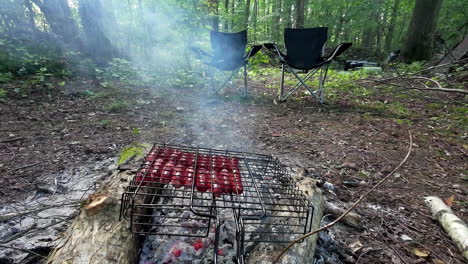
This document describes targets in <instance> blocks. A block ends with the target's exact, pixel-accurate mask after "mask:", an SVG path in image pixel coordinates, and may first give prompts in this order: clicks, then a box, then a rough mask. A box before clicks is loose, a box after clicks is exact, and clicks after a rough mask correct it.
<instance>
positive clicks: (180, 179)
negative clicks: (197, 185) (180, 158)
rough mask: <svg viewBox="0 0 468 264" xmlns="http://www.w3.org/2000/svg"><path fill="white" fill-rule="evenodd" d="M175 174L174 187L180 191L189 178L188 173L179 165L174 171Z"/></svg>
mask: <svg viewBox="0 0 468 264" xmlns="http://www.w3.org/2000/svg"><path fill="white" fill-rule="evenodd" d="M174 171H175V173H174V176H173V177H172V181H171V183H172V185H173V186H174V188H176V189H179V188H180V187H182V185H184V183H185V181H186V178H187V176H186V175H187V171H186V169H185V167H184V165H182V164H177V165H176V166H175V169H174Z"/></svg>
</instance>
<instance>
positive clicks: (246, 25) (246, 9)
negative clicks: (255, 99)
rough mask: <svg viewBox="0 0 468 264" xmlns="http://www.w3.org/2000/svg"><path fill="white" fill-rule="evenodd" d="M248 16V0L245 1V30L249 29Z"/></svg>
mask: <svg viewBox="0 0 468 264" xmlns="http://www.w3.org/2000/svg"><path fill="white" fill-rule="evenodd" d="M249 16H250V0H246V1H245V20H244V28H245V29H247V28H248V27H249V18H250V17H249Z"/></svg>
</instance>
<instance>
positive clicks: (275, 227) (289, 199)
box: [120, 144, 313, 263]
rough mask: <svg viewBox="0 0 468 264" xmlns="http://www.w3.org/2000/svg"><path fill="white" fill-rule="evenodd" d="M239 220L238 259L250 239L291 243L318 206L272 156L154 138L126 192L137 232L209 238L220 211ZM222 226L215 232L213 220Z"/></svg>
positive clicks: (124, 211)
mask: <svg viewBox="0 0 468 264" xmlns="http://www.w3.org/2000/svg"><path fill="white" fill-rule="evenodd" d="M221 211H223V212H225V211H229V212H230V217H231V219H234V222H235V229H236V230H235V233H236V244H237V261H238V263H243V261H244V255H245V252H244V251H245V250H244V249H245V244H246V243H258V242H269V243H287V242H290V241H292V240H294V239H297V238H298V237H299V236H301V235H303V234H305V233H306V232H309V231H310V229H311V219H312V214H313V207H312V206H311V205H310V204H309V202H308V201H307V200H306V198H305V196H304V195H303V193H302V192H301V191H300V190H299V188H298V187H297V186H296V185H295V184H294V182H293V180H292V178H291V177H290V174H289V173H288V170H287V169H286V167H284V166H283V165H282V164H281V163H280V162H279V161H278V159H277V158H275V157H273V156H270V155H262V154H255V153H246V152H242V151H228V150H216V149H209V148H201V147H187V146H178V145H166V144H155V145H154V146H153V148H152V149H151V151H150V152H149V153H148V154H147V155H146V157H145V161H144V162H143V164H142V165H141V167H140V169H139V170H138V172H137V173H136V175H135V176H134V177H133V179H132V180H131V181H130V183H129V185H128V186H127V188H126V189H125V191H124V193H123V194H122V203H121V211H120V217H123V216H125V215H129V216H130V223H131V226H130V228H131V230H132V232H134V233H137V234H143V235H145V234H156V235H169V236H188V237H206V236H208V234H209V233H210V232H215V234H216V235H215V237H216V239H215V243H214V247H215V249H214V262H215V263H216V259H217V256H216V252H217V246H218V242H219V241H218V237H219V223H220V215H219V213H220V212H221ZM213 224H214V225H215V229H214V230H212V228H211V227H212V225H213Z"/></svg>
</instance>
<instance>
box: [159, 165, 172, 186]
mask: <svg viewBox="0 0 468 264" xmlns="http://www.w3.org/2000/svg"><path fill="white" fill-rule="evenodd" d="M174 167H175V164H174V162H172V161H169V162H168V163H166V166H164V169H163V171H162V173H161V182H162V183H170V182H171V179H172V176H173V175H174Z"/></svg>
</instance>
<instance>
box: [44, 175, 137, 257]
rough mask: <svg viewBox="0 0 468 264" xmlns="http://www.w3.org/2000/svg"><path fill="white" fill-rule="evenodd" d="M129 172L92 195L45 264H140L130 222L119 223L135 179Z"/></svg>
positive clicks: (118, 176)
mask: <svg viewBox="0 0 468 264" xmlns="http://www.w3.org/2000/svg"><path fill="white" fill-rule="evenodd" d="M127 172H128V171H126V172H119V173H117V172H116V173H113V174H112V176H110V178H109V179H107V180H106V181H104V182H103V183H102V185H101V187H100V188H99V190H98V191H97V192H96V194H94V195H92V196H90V198H89V199H88V201H87V203H86V205H84V206H83V208H82V209H81V212H80V215H79V216H78V217H77V218H76V219H75V221H74V222H73V223H72V225H71V226H70V228H69V229H68V231H67V232H66V233H65V234H64V236H63V237H62V239H61V241H60V243H59V244H58V245H59V246H58V247H57V248H55V249H54V250H53V251H52V252H51V253H50V254H49V257H48V259H47V261H46V262H45V263H46V264H62V263H66V264H81V263H89V264H101V263H120V264H133V263H137V259H138V248H139V241H138V240H137V238H138V236H134V235H133V234H132V233H131V231H130V229H129V219H126V218H123V219H122V221H119V213H120V198H121V194H122V191H123V188H124V187H125V186H126V185H127V184H128V182H129V181H130V180H131V177H132V174H131V173H127Z"/></svg>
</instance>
